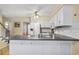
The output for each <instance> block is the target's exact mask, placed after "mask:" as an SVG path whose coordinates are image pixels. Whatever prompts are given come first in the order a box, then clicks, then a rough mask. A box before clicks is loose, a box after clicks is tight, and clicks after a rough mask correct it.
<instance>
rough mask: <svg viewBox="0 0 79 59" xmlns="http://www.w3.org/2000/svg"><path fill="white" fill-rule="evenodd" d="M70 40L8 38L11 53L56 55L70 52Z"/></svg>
mask: <svg viewBox="0 0 79 59" xmlns="http://www.w3.org/2000/svg"><path fill="white" fill-rule="evenodd" d="M71 45H72V42H71V41H41V40H38V41H33V40H32V41H31V40H10V54H12V55H24V54H25V55H29V54H30V55H37V54H38V55H40V54H42V55H58V54H60V55H61V54H64V55H66V54H71Z"/></svg>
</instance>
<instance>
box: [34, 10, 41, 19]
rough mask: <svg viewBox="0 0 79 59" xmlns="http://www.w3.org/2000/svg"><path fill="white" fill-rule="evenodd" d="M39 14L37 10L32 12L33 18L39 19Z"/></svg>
mask: <svg viewBox="0 0 79 59" xmlns="http://www.w3.org/2000/svg"><path fill="white" fill-rule="evenodd" d="M39 16H40V15H39V13H38V10H36V11H35V12H34V18H39Z"/></svg>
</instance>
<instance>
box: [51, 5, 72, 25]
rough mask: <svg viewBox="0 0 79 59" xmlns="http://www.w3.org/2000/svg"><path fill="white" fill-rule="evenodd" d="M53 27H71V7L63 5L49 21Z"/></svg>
mask: <svg viewBox="0 0 79 59" xmlns="http://www.w3.org/2000/svg"><path fill="white" fill-rule="evenodd" d="M51 20H52V21H53V23H54V26H66V25H67V26H71V25H72V21H71V20H72V9H71V6H69V5H68V6H67V5H64V6H63V7H62V8H61V9H60V10H59V11H58V13H57V14H56V15H55V16H54V17H52V19H51Z"/></svg>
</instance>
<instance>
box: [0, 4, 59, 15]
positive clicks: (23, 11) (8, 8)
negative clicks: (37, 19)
mask: <svg viewBox="0 0 79 59" xmlns="http://www.w3.org/2000/svg"><path fill="white" fill-rule="evenodd" d="M57 6H58V5H57V4H0V13H1V14H2V15H4V16H32V14H33V13H34V12H35V11H36V10H38V11H39V12H38V14H39V15H41V16H50V13H51V12H54V11H55V9H56V7H57Z"/></svg>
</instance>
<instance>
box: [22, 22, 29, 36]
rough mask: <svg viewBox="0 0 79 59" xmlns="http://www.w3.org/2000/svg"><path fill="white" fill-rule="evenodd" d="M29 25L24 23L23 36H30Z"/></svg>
mask: <svg viewBox="0 0 79 59" xmlns="http://www.w3.org/2000/svg"><path fill="white" fill-rule="evenodd" d="M28 24H29V23H27V22H23V36H26V37H27V36H28Z"/></svg>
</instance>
